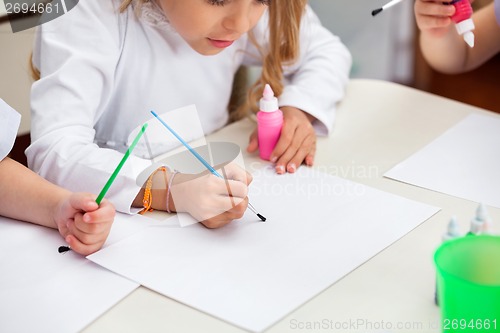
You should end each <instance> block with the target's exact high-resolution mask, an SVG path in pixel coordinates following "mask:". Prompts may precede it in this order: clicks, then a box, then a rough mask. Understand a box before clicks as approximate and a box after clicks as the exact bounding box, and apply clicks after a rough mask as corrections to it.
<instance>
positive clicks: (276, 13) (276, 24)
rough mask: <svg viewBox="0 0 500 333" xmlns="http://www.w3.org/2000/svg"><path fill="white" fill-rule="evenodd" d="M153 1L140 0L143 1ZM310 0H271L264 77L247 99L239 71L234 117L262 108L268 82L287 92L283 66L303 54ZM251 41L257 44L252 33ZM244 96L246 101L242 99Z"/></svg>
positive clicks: (125, 1) (231, 106)
mask: <svg viewBox="0 0 500 333" xmlns="http://www.w3.org/2000/svg"><path fill="white" fill-rule="evenodd" d="M147 1H150V0H138V2H139V4H142V3H145V2H147ZM131 3H132V0H123V1H122V3H121V5H120V11H121V12H123V11H125V10H126V9H127V8H128V6H130V4H131ZM306 5H307V0H293V1H290V0H270V4H269V9H268V10H269V51H268V53H267V54H264V53H263V50H262V49H260V52H261V56H262V72H261V76H260V78H259V79H257V81H256V82H255V83H254V84H253V85H252V86H251V87H250V89H249V90H248V93H247V96H246V98H243V97H242V96H241V89H242V87H244V86H245V84H244V83H242V81H245V80H246V77H247V75H246V70H244V69H243V70H239V71H238V73H237V75H236V79H235V82H234V84H233V96H232V97H231V100H230V102H229V105H228V108H229V112H230V120H231V121H234V120H238V119H241V118H244V117H245V116H247V115H248V111H251V112H253V113H255V112H257V111H258V101H259V99H260V97H261V96H262V91H263V90H264V85H265V84H266V83H269V85H271V87H272V88H273V90H274V94H275V95H276V96H280V95H281V93H282V92H283V66H284V65H289V64H292V63H294V62H295V61H296V60H297V58H298V56H299V41H300V37H299V36H300V22H301V19H302V15H303V14H304V11H305V8H306ZM250 40H251V41H252V43H254V44H255V45H257V43H256V41H255V39H253V38H252V35H251V34H250ZM242 99H244V101H243V102H241V100H242Z"/></svg>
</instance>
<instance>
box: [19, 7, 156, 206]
mask: <svg viewBox="0 0 500 333" xmlns="http://www.w3.org/2000/svg"><path fill="white" fill-rule="evenodd" d="M114 3H115V2H114V1H109V0H107V1H104V0H86V1H80V2H79V4H78V5H77V6H75V7H74V8H73V9H72V10H71V11H69V12H68V13H66V14H65V15H62V16H60V17H59V18H57V19H55V20H53V21H50V22H48V23H45V24H43V25H41V26H40V27H39V28H38V30H37V32H36V35H35V47H34V52H33V61H34V65H35V66H36V67H37V68H38V69H39V70H40V71H41V79H40V80H38V81H36V82H35V83H34V84H33V86H32V89H31V110H32V119H31V139H32V144H31V146H30V147H29V148H28V149H27V151H26V155H27V158H28V164H29V166H30V168H31V169H33V170H34V171H36V172H38V173H39V174H40V175H41V176H43V177H44V178H46V179H48V180H49V181H51V182H54V183H56V184H58V185H60V186H62V187H65V188H67V189H69V190H72V191H84V192H91V193H94V194H96V195H97V194H98V193H99V192H100V191H101V189H102V188H103V186H104V184H105V183H106V181H107V180H108V178H109V177H110V175H111V174H112V173H113V171H114V169H115V167H116V166H117V165H118V163H119V162H120V160H121V159H122V157H123V154H122V153H119V152H117V151H114V150H110V149H103V148H99V147H98V146H97V145H96V144H94V136H95V131H94V125H95V124H96V122H97V120H98V119H99V117H100V113H99V112H102V111H98V110H104V109H105V106H106V104H107V103H108V96H109V95H110V91H112V89H113V85H114V71H115V68H116V66H117V62H118V59H119V55H120V52H119V44H120V39H119V26H118V24H119V15H120V14H118V13H117V12H116V10H115V8H114V7H113V4H114ZM149 164H150V163H148V162H146V161H144V160H141V159H139V158H137V157H135V156H131V157H130V158H129V159H128V160H127V163H125V165H124V167H123V168H122V170H121V172H120V174H119V175H118V177H117V178H116V180H115V182H114V183H113V186H111V188H110V189H109V191H108V192H107V194H106V198H107V199H109V200H110V201H111V202H112V203H113V204H114V205H115V207H116V209H117V210H118V211H121V212H125V213H131V212H132V211H131V203H132V201H133V200H134V198H135V197H136V195H137V193H138V192H139V190H140V186H138V185H137V184H136V177H137V175H138V174H139V173H140V171H141V170H142V169H144V168H145V167H146V166H148V165H149Z"/></svg>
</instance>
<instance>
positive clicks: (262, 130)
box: [257, 84, 283, 160]
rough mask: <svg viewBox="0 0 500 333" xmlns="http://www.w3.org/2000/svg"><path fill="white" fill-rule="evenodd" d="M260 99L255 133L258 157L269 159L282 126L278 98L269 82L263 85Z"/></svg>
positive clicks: (281, 114) (281, 113)
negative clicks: (257, 142)
mask: <svg viewBox="0 0 500 333" xmlns="http://www.w3.org/2000/svg"><path fill="white" fill-rule="evenodd" d="M262 95H263V96H262V98H261V99H260V111H259V112H257V133H258V139H259V152H260V158H262V159H263V160H269V157H270V156H271V153H272V152H273V149H274V147H275V146H276V143H277V142H278V139H279V138H280V134H281V128H282V127H283V112H281V110H280V109H279V106H278V99H277V98H276V97H274V92H273V90H272V89H271V86H269V84H266V86H265V87H264V93H263V94H262Z"/></svg>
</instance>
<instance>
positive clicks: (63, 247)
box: [57, 246, 71, 253]
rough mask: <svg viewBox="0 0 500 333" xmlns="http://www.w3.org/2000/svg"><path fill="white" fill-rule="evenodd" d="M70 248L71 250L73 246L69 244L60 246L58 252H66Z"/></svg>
mask: <svg viewBox="0 0 500 333" xmlns="http://www.w3.org/2000/svg"><path fill="white" fill-rule="evenodd" d="M69 250H71V248H70V247H69V246H59V248H58V249H57V252H59V253H64V252H68V251H69Z"/></svg>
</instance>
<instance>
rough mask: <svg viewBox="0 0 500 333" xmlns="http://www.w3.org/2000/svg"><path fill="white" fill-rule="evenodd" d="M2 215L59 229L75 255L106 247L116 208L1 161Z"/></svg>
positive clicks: (89, 195) (6, 160) (0, 195)
mask: <svg viewBox="0 0 500 333" xmlns="http://www.w3.org/2000/svg"><path fill="white" fill-rule="evenodd" d="M0 184H1V185H0V215H2V216H6V217H10V218H13V219H17V220H22V221H27V222H31V223H35V224H39V225H42V226H46V227H49V228H54V229H58V230H59V233H60V234H61V235H62V236H63V237H64V239H65V240H66V242H67V243H68V244H69V246H70V247H71V248H72V250H74V251H75V252H78V253H80V254H83V255H87V254H90V253H93V252H95V251H97V250H98V249H100V248H101V247H102V245H103V244H104V242H105V240H106V238H107V236H108V234H109V231H110V229H111V224H112V222H113V219H114V215H115V209H114V207H113V205H112V204H111V203H109V202H108V201H107V200H103V202H102V203H101V205H100V206H98V205H97V204H96V202H95V196H94V195H92V194H85V193H71V192H69V191H67V190H65V189H63V188H61V187H58V186H56V185H54V184H52V183H50V182H48V181H47V180H45V179H43V178H41V177H40V176H38V175H37V174H35V173H34V172H32V171H31V170H29V169H28V168H26V167H24V166H23V165H21V164H19V163H17V162H15V161H14V160H11V159H9V158H5V159H3V160H2V161H0Z"/></svg>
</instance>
